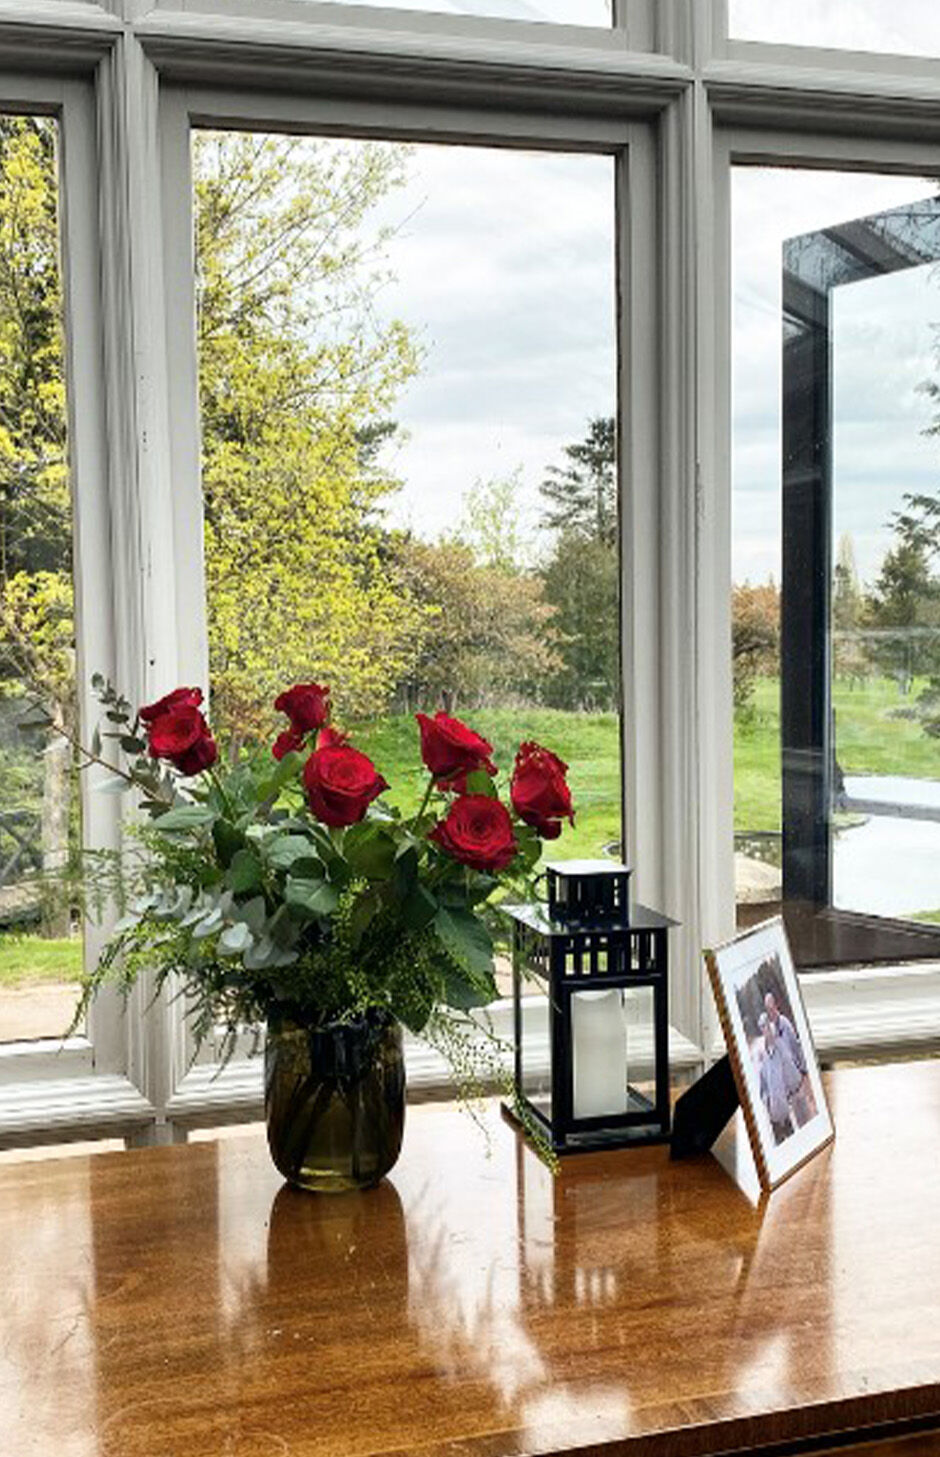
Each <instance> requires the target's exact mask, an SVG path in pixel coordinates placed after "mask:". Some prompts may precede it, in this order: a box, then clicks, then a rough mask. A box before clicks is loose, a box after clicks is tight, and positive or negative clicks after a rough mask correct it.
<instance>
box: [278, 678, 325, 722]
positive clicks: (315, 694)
mask: <svg viewBox="0 0 940 1457" xmlns="http://www.w3.org/2000/svg"><path fill="white" fill-rule="evenodd" d="M274 707H275V708H276V709H278V710H279V712H281V713H286V714H287V717H288V718H289V719H290V726H291V728H292V729H293V731H294V733H295V734H301V735H303V734H314V733H316V731H317V729H321V728H322V727H323V725H324V724H325V723H326V722H327V720H328V719H329V716H330V690H329V688H323V687H321V686H320V684H319V683H295V684H294V686H293V688H286V689H285V690H284V692H283V693H279V694H278V696H277V698H275V700H274Z"/></svg>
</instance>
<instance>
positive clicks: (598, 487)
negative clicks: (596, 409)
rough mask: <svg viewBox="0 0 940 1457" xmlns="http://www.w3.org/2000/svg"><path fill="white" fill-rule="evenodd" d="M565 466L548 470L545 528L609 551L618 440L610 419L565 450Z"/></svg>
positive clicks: (597, 422) (594, 423) (598, 420)
mask: <svg viewBox="0 0 940 1457" xmlns="http://www.w3.org/2000/svg"><path fill="white" fill-rule="evenodd" d="M564 455H565V456H566V457H567V461H566V464H565V465H562V466H557V465H550V466H549V467H548V468H547V470H546V473H545V479H544V481H543V482H542V485H541V487H540V490H541V492H542V495H543V497H544V498H545V501H546V507H545V512H544V517H543V525H544V526H545V527H547V528H548V529H549V530H551V531H563V532H569V533H570V532H577V533H578V534H580V535H582V536H585V537H587V538H589V539H591V540H594V541H601V542H604V543H605V545H607V546H616V543H617V435H616V426H615V422H614V419H613V416H607V417H603V416H598V417H595V418H594V419H593V420H591V421H590V422H589V424H588V432H587V435H586V436H585V437H584V439H583V440H580V441H578V442H576V443H575V444H574V445H566V446H565V447H564Z"/></svg>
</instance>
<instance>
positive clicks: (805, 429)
mask: <svg viewBox="0 0 940 1457" xmlns="http://www.w3.org/2000/svg"><path fill="white" fill-rule="evenodd" d="M733 182H734V188H733V199H734V213H733V223H734V254H733V256H734V266H735V283H734V292H735V327H734V381H735V386H734V406H735V431H734V464H735V478H734V479H735V494H734V505H735V530H734V553H735V555H734V561H735V587H734V600H733V644H734V675H735V697H736V774H735V798H736V849H737V851H738V854H737V856H736V869H737V889H738V898H739V913H740V916H741V918H742V919H745V920H750V919H753V918H754V917H759V916H760V915H762V914H766V913H767V911H768V910H770V909H773V908H775V907H776V906H778V905H779V903H780V900H781V899H782V901H783V905H784V910H785V911H786V912H787V915H788V921H789V924H790V932H791V939H793V940H794V943H795V949H796V954H797V957H798V959H799V960H800V961H801V962H802V964H803V965H814V964H823V965H832V964H835V963H838V962H840V961H848V962H852V961H861V960H864V961H874V960H895V961H898V960H907V959H911V958H914V957H918V956H924V957H935V956H936V955H937V952H938V949H940V940H938V939H937V937H936V936H934V935H933V934H932V933H931V932H930V931H929V929H928V926H929V923H930V922H931V921H932V920H934V919H935V918H936V915H937V908H936V906H935V904H934V902H935V900H936V889H935V884H934V881H935V875H934V866H935V864H936V855H937V851H938V849H940V830H938V824H937V809H936V803H935V800H936V790H937V785H938V782H940V781H938V776H937V774H936V769H935V759H936V754H935V745H934V729H933V717H932V714H933V706H932V705H933V701H934V695H935V689H934V687H933V674H934V671H935V670H934V662H933V660H934V656H935V654H936V650H937V644H938V642H940V619H938V617H937V614H936V611H935V602H936V591H937V588H936V584H935V581H934V575H933V573H934V566H933V540H934V527H933V515H932V512H933V509H934V505H933V502H934V488H933V485H932V479H933V475H934V472H935V464H934V461H935V455H936V443H935V438H934V429H935V425H934V416H935V404H934V398H935V394H934V392H935V390H936V385H935V383H934V379H935V374H936V353H935V326H934V323H933V319H934V315H940V301H938V297H937V285H936V269H935V266H934V265H935V262H936V259H937V256H938V244H940V225H938V216H940V204H938V201H937V190H936V185H935V184H934V183H932V182H929V181H923V180H919V179H916V178H906V177H889V176H884V175H880V176H879V175H864V176H862V175H859V174H858V173H854V172H853V173H839V172H832V171H813V172H810V171H806V170H787V171H780V170H772V169H767V168H739V169H738V170H737V172H736V173H735V175H734V179H733ZM781 335H782V349H781Z"/></svg>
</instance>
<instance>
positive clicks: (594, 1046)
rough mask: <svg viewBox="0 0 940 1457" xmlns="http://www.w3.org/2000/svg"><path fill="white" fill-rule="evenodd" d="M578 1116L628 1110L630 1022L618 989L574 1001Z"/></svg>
mask: <svg viewBox="0 0 940 1457" xmlns="http://www.w3.org/2000/svg"><path fill="white" fill-rule="evenodd" d="M571 1034H572V1040H573V1043H574V1046H573V1048H572V1057H573V1061H574V1116H575V1118H600V1117H602V1116H603V1115H604V1114H607V1113H626V1111H627V1019H626V1016H625V1015H624V1005H623V997H622V994H621V992H620V991H619V990H618V989H617V988H616V987H611V988H610V990H609V991H602V992H575V993H574V994H573V995H572V998H571Z"/></svg>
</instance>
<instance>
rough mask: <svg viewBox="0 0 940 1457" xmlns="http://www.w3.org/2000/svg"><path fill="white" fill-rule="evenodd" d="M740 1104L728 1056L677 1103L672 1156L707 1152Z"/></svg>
mask: <svg viewBox="0 0 940 1457" xmlns="http://www.w3.org/2000/svg"><path fill="white" fill-rule="evenodd" d="M740 1101H741V1100H740V1098H739V1097H738V1088H737V1084H736V1082H735V1080H734V1072H733V1070H732V1067H731V1059H730V1057H729V1056H728V1054H727V1053H725V1055H724V1057H722V1058H721V1059H720V1060H719V1061H718V1062H716V1063H715V1065H714V1066H713V1067H710V1068H709V1069H708V1072H707V1073H703V1075H702V1076H701V1077H700V1078H699V1080H698V1082H697V1083H693V1084H692V1086H691V1088H688V1089H687V1090H686V1092H684V1093H683V1094H682V1096H681V1098H679V1099H678V1100H677V1102H676V1106H675V1110H674V1112H673V1120H672V1146H671V1148H670V1151H669V1157H670V1158H673V1159H684V1158H689V1157H691V1155H693V1154H697V1153H707V1152H708V1150H709V1149H710V1148H711V1146H712V1144H713V1143H714V1142H715V1139H716V1138H717V1137H718V1135H719V1133H721V1131H722V1129H723V1128H724V1127H725V1125H726V1124H727V1122H728V1120H729V1119H730V1118H731V1116H732V1115H733V1114H734V1113H735V1112H736V1110H737V1108H738V1107H739V1105H740Z"/></svg>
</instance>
